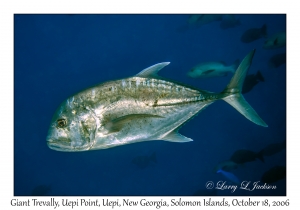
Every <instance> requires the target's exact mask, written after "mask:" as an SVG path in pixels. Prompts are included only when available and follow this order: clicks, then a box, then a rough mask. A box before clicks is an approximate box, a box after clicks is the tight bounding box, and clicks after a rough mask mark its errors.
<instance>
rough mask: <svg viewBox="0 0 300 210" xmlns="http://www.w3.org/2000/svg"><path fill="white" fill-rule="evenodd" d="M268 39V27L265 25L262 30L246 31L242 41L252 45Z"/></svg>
mask: <svg viewBox="0 0 300 210" xmlns="http://www.w3.org/2000/svg"><path fill="white" fill-rule="evenodd" d="M266 37H267V25H266V24H264V25H263V26H262V27H261V28H251V29H248V30H247V31H245V32H244V33H243V34H242V36H241V41H242V42H244V43H250V42H253V41H255V40H258V39H261V38H266Z"/></svg>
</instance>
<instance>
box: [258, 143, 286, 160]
mask: <svg viewBox="0 0 300 210" xmlns="http://www.w3.org/2000/svg"><path fill="white" fill-rule="evenodd" d="M285 148H286V141H285V140H284V141H282V142H279V143H275V144H269V145H268V146H266V147H265V148H263V149H262V150H261V151H260V153H262V155H263V156H272V155H275V154H277V153H279V152H281V151H282V150H284V149H285Z"/></svg>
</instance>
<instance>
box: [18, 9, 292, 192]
mask: <svg viewBox="0 0 300 210" xmlns="http://www.w3.org/2000/svg"><path fill="white" fill-rule="evenodd" d="M198 18H199V17H198ZM234 18H235V20H238V21H239V24H233V25H231V26H230V27H222V20H214V21H211V22H208V23H205V24H203V23H201V22H200V21H199V20H198V19H197V20H195V21H190V20H191V16H190V15H187V14H186V15H181V14H176V15H175V14H174V15H170V14H169V15H150V14H147V15H115V14H109V15H108V14H106V15H79V14H78V15H77V14H75V15H73V14H72V15H71V14H66V15H50V14H49V15H23V14H16V15H14V195H15V196H19V195H22V196H25V195H57V196H61V195H70V196H72V195H102V196H105V195H110V196H125V195H134V196H139V195H141V196H148V195H155V196H170V195H173V196H192V195H220V196H223V195H226V196H231V195H232V196H238V195H251V196H254V195H260V196H262V195H286V179H285V178H283V179H280V180H278V181H276V182H273V183H271V184H270V185H272V186H276V189H261V190H258V189H255V190H252V191H250V190H243V189H237V190H236V191H234V192H232V191H231V190H228V189H227V190H220V189H215V188H213V189H211V190H206V186H207V182H209V181H211V182H213V183H214V184H215V185H216V183H218V182H219V181H226V184H227V185H232V184H233V183H231V181H230V180H228V179H227V178H226V177H224V176H223V175H222V174H220V173H216V171H215V170H214V168H215V167H216V165H217V164H218V163H220V162H222V161H226V160H229V159H230V157H231V156H232V154H233V153H234V152H236V151H238V150H241V149H244V150H249V151H253V152H256V153H258V152H260V151H261V150H262V149H264V148H266V147H267V146H268V145H270V144H275V143H280V142H284V141H285V140H286V64H285V63H283V64H281V65H279V66H278V65H275V66H274V64H273V65H272V62H273V63H274V59H273V60H272V57H273V56H274V55H278V54H282V53H285V52H286V46H283V47H280V48H276V49H264V48H263V45H264V43H265V41H266V39H267V37H270V36H272V35H273V34H276V33H277V32H281V31H286V15H284V14H278V15H271V14H268V15H243V14H235V15H234ZM264 24H265V25H266V28H267V29H266V30H267V37H260V38H257V39H255V40H253V41H251V42H249V43H245V42H243V41H242V40H241V36H242V35H243V34H244V33H245V32H246V31H247V30H249V29H253V28H261V27H262V26H263V25H264ZM223 26H224V25H223ZM253 49H256V53H255V55H254V58H253V61H252V65H251V67H250V69H249V73H248V74H256V73H257V71H258V70H259V71H260V72H261V74H262V75H263V77H264V81H263V82H262V81H261V82H259V83H258V84H256V85H255V86H254V87H253V88H252V90H251V91H249V92H247V93H245V94H244V97H245V99H246V100H247V101H248V102H249V104H250V105H251V106H252V107H253V108H254V109H255V110H256V112H257V113H258V114H259V116H260V117H261V118H262V119H263V120H264V121H265V122H266V123H267V124H268V127H267V128H265V127H261V126H258V125H256V124H254V123H252V122H250V121H249V120H247V119H246V118H245V117H244V116H242V115H241V114H240V113H238V112H237V111H236V110H235V109H234V108H233V107H231V106H230V105H229V104H227V103H225V102H224V101H217V102H216V103H213V104H212V105H211V106H209V107H208V108H207V109H205V110H204V111H202V112H201V113H200V114H199V115H197V116H196V117H194V118H193V119H191V120H190V121H188V122H187V123H186V124H185V125H184V126H183V127H181V129H180V133H181V134H182V135H184V136H187V137H189V138H192V139H193V140H194V141H193V142H188V143H171V142H166V141H155V140H154V141H149V142H141V143H135V144H128V145H124V146H120V147H114V148H111V149H106V150H95V151H88V152H79V153H64V152H57V151H54V150H50V149H49V148H48V147H47V144H46V136H47V132H48V128H49V125H50V122H51V118H52V116H53V114H54V112H55V110H56V109H57V108H58V106H59V105H60V103H61V102H62V101H63V100H65V99H66V98H68V97H69V96H70V95H72V94H74V93H77V92H79V91H81V90H83V89H85V88H87V87H90V86H92V85H96V84H98V83H102V82H105V81H108V80H115V79H120V78H124V77H130V76H133V75H135V74H137V73H139V72H140V71H141V70H143V69H144V68H147V67H149V66H151V65H154V64H156V63H160V62H166V61H169V62H171V63H170V65H168V66H167V67H165V68H164V69H163V70H161V71H160V73H159V74H160V75H161V76H163V77H164V78H168V79H172V80H175V81H179V82H182V83H184V84H187V85H192V86H194V87H197V88H200V89H202V90H208V91H212V92H221V91H222V90H223V89H224V88H225V87H226V85H227V84H228V83H229V81H230V79H231V77H232V73H229V74H228V75H227V76H224V77H215V78H191V77H188V75H187V72H188V71H189V70H190V69H191V68H193V67H194V66H195V65H197V64H199V63H201V62H207V61H222V62H225V63H226V64H227V65H231V64H233V63H234V62H235V61H236V60H237V59H239V60H240V61H241V60H242V59H243V58H244V57H245V56H246V55H247V54H248V53H249V52H250V51H251V50H253ZM275 63H276V62H275ZM287 143H288V141H287ZM274 153H275V154H272V155H266V156H264V162H262V161H261V160H259V159H257V160H255V161H252V162H246V163H244V164H242V165H241V166H239V167H238V168H237V169H235V170H232V171H231V173H232V174H234V175H235V176H236V177H238V178H239V180H241V181H250V182H251V184H250V185H251V186H252V184H253V182H257V181H261V179H262V176H263V174H264V173H265V172H266V171H268V170H270V169H271V168H273V167H275V166H286V150H285V149H282V150H280V151H278V152H274ZM260 184H261V185H262V184H263V183H262V182H260ZM250 185H249V186H250ZM251 189H252V188H251Z"/></svg>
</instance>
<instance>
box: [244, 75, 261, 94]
mask: <svg viewBox="0 0 300 210" xmlns="http://www.w3.org/2000/svg"><path fill="white" fill-rule="evenodd" d="M264 81H265V79H264V77H263V75H262V74H261V73H260V71H257V72H256V74H249V75H247V76H246V78H245V81H244V85H243V90H242V93H243V94H245V93H248V92H250V91H251V90H252V88H253V87H254V86H255V85H257V84H258V83H259V82H264Z"/></svg>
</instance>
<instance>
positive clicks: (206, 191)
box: [193, 188, 218, 196]
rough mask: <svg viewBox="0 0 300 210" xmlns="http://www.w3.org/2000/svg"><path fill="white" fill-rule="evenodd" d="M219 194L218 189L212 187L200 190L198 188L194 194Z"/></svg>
mask: <svg viewBox="0 0 300 210" xmlns="http://www.w3.org/2000/svg"><path fill="white" fill-rule="evenodd" d="M217 194H218V191H217V189H215V188H214V189H211V190H208V189H200V190H197V191H196V192H195V193H194V194H193V195H194V196H215V195H217Z"/></svg>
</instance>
